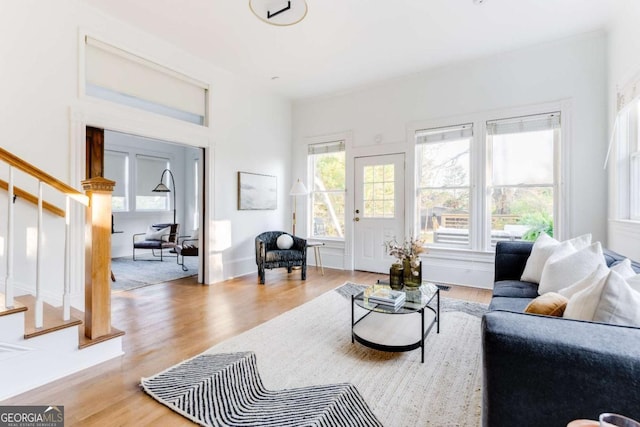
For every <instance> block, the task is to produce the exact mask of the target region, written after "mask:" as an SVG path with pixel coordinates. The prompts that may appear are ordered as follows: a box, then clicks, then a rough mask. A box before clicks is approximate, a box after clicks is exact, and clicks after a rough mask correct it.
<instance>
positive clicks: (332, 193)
mask: <svg viewBox="0 0 640 427" xmlns="http://www.w3.org/2000/svg"><path fill="white" fill-rule="evenodd" d="M345 161H346V159H345V151H344V142H343V141H338V142H331V143H325V144H312V145H310V146H309V170H310V173H311V180H310V182H311V188H310V202H311V233H310V234H311V237H322V238H338V239H344V221H345V188H346V185H345V181H346V178H345V176H346V174H345V171H346V168H345Z"/></svg>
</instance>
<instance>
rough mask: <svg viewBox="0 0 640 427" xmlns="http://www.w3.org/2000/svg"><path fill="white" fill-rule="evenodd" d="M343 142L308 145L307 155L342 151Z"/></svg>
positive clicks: (343, 148)
mask: <svg viewBox="0 0 640 427" xmlns="http://www.w3.org/2000/svg"><path fill="white" fill-rule="evenodd" d="M344 150H345V147H344V141H332V142H323V143H321V144H310V145H309V150H308V153H309V154H326V153H337V152H340V151H344Z"/></svg>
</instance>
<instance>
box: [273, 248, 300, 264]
mask: <svg viewBox="0 0 640 427" xmlns="http://www.w3.org/2000/svg"><path fill="white" fill-rule="evenodd" d="M301 259H302V252H301V251H297V250H295V249H289V250H283V251H280V250H277V251H267V254H266V256H265V260H266V261H267V262H274V261H299V260H301Z"/></svg>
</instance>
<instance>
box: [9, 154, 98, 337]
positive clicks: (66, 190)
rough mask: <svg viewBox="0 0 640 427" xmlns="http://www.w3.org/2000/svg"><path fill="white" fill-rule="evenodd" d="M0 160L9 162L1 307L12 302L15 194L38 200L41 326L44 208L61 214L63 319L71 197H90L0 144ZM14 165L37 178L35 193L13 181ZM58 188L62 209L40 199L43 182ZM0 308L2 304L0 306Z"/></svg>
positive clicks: (67, 313) (40, 319)
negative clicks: (22, 188)
mask: <svg viewBox="0 0 640 427" xmlns="http://www.w3.org/2000/svg"><path fill="white" fill-rule="evenodd" d="M0 161H4V162H5V163H7V164H8V165H9V173H8V179H9V180H8V182H4V181H1V180H0V184H2V188H4V189H6V190H7V194H8V203H7V230H6V231H7V233H6V239H5V240H6V243H5V247H4V249H5V254H6V256H5V261H6V266H5V271H6V275H5V280H4V309H12V308H14V306H15V289H14V288H15V278H14V266H15V250H14V241H15V237H14V236H15V227H16V225H15V207H14V199H15V196H18V197H20V198H21V199H25V200H27V201H29V202H32V203H34V204H37V210H38V213H37V243H36V245H37V248H36V283H35V291H34V293H35V300H36V302H35V307H34V308H35V322H34V326H35V327H36V328H42V327H43V323H44V292H43V283H42V282H43V279H44V277H43V271H42V270H43V261H44V258H43V257H44V245H43V242H44V234H45V228H44V211H45V210H47V211H50V212H52V213H53V214H55V215H58V216H62V217H64V227H65V229H64V242H63V244H64V250H63V257H64V260H63V266H64V267H63V269H64V279H63V280H64V288H63V290H62V306H63V320H65V321H66V320H69V319H70V318H71V280H70V271H71V268H70V252H71V250H70V235H71V233H70V229H71V224H70V212H71V200H72V199H73V200H74V201H76V202H78V203H80V204H81V205H84V206H88V204H89V198H88V197H87V196H86V195H85V194H83V193H81V192H79V191H77V190H76V189H74V188H73V187H70V186H69V185H67V184H65V183H63V182H61V181H58V180H57V179H55V178H54V177H52V176H50V175H48V174H46V173H45V172H43V171H41V170H39V169H37V168H35V167H34V166H32V165H30V164H29V163H27V162H25V161H23V160H21V159H20V158H18V157H16V156H14V155H13V154H11V153H9V152H8V151H6V150H4V149H2V148H0ZM14 169H18V170H20V171H23V172H25V173H26V174H28V175H29V176H31V177H32V178H34V179H36V180H37V182H38V194H37V196H33V195H32V194H29V193H28V192H26V191H24V190H21V189H19V188H17V187H15V185H14ZM45 185H47V186H48V187H49V188H52V189H54V190H57V191H59V192H60V193H62V194H63V195H64V196H65V210H64V211H63V210H62V209H60V208H58V207H56V206H54V205H51V204H49V203H47V202H45V201H44V200H43V190H44V186H45ZM0 308H2V307H0Z"/></svg>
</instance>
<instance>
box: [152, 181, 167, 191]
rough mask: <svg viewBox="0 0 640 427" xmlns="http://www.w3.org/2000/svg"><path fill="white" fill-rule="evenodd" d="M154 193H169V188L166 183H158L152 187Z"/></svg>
mask: <svg viewBox="0 0 640 427" xmlns="http://www.w3.org/2000/svg"><path fill="white" fill-rule="evenodd" d="M151 191H153V192H154V193H170V192H171V190H169V187H167V186H166V185H164V183H162V182H161V183H160V184H158V185H156V188H154V189H153V190H151Z"/></svg>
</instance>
